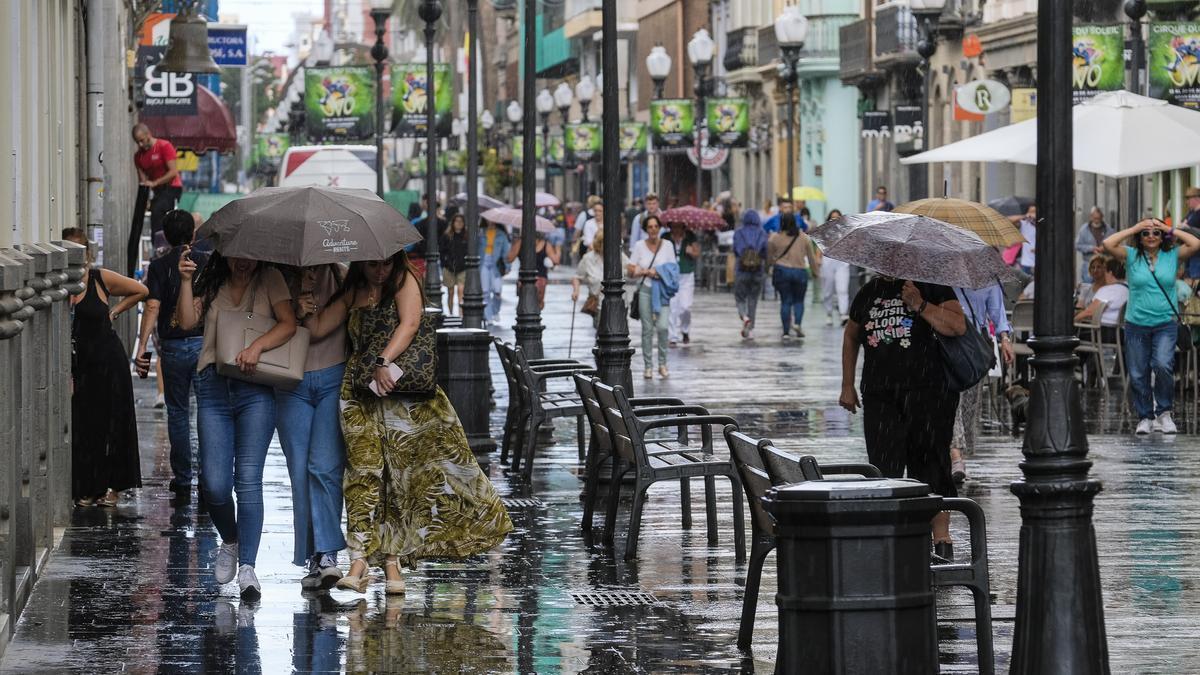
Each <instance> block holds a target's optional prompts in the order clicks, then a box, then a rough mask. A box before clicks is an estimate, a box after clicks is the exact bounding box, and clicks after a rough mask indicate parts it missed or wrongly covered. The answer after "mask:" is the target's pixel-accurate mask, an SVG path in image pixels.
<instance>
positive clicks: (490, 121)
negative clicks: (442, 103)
mask: <svg viewBox="0 0 1200 675" xmlns="http://www.w3.org/2000/svg"><path fill="white" fill-rule="evenodd" d="M472 1H473V2H477V1H478V0H472ZM468 105H469V104H468ZM479 126H481V127H483V136H484V143H486V144H487V146H488V147H489V148H490V147H492V127H494V126H496V116H495V115H493V114H492V111H491V110H484V111H483V114H482V115H480V116H479Z"/></svg>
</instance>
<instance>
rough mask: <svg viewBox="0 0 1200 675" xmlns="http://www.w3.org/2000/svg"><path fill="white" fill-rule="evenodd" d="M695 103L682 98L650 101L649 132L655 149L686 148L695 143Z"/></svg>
mask: <svg viewBox="0 0 1200 675" xmlns="http://www.w3.org/2000/svg"><path fill="white" fill-rule="evenodd" d="M695 128H696V108H695V104H694V103H693V102H692V101H691V100H689V99H684V98H674V99H661V100H658V101H651V102H650V133H651V134H652V135H653V137H654V148H655V149H656V150H659V151H662V150H668V151H669V150H687V149H688V148H690V147H692V146H693V145H694V144H695V142H696V141H695V138H694V136H693V135H692V134H693V133H694V131H695Z"/></svg>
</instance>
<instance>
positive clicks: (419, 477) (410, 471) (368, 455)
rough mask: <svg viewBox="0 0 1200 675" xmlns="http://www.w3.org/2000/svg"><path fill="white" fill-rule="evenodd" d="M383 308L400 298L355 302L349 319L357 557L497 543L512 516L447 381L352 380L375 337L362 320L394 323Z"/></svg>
mask: <svg viewBox="0 0 1200 675" xmlns="http://www.w3.org/2000/svg"><path fill="white" fill-rule="evenodd" d="M379 312H390V313H391V316H395V312H396V308H395V305H394V304H392V303H384V304H383V305H382V306H379V307H362V308H354V309H352V310H351V311H350V317H349V321H348V324H347V333H348V337H349V339H350V342H351V345H352V348H351V350H352V352H353V354H352V355H351V356H350V358H349V359H348V360H347V368H346V375H345V378H344V379H343V380H342V392H341V396H340V398H341V401H340V406H341V417H342V419H341V422H342V433H343V435H344V436H345V440H346V474H345V479H344V492H345V499H346V521H347V522H346V530H347V533H346V535H347V536H346V540H347V545H348V547H349V549H350V557H351V558H352V559H355V558H365V559H367V560H368V562H370V563H371V564H373V565H380V564H382V562H383V559H384V557H386V556H397V557H399V559H400V565H401V566H403V567H411V566H412V565H413V564H414V563H415V562H416V561H417V560H420V559H422V558H440V557H451V558H463V557H466V556H470V555H473V554H476V553H482V552H485V551H488V550H491V549H492V548H495V547H496V546H497V545H499V544H500V542H502V541H504V537H505V536H506V535H507V534H508V533H509V532H511V531H512V529H513V525H512V521H511V520H510V519H509V517H508V512H507V511H506V510H505V509H504V505H503V504H501V503H500V497H499V496H498V495H497V494H496V490H495V488H494V487H493V486H492V483H491V481H490V480H488V477H487V476H486V475H484V473H483V471H481V470H480V468H479V463H478V462H477V461H476V459H475V455H474V454H472V452H471V448H470V446H469V445H468V444H467V436H466V432H464V431H463V427H462V424H461V423H460V422H459V421H458V414H457V413H456V412H455V411H454V407H453V406H452V405H450V400H449V399H447V398H446V394H445V393H444V392H443V391H442V389H441V387H438V388H437V389H436V391H435V392H434V394H433V396H431V397H427V398H418V397H402V396H386V397H377V396H375V395H374V394H369V393H368V394H365V395H364V394H363V393H360V392H359V391H358V390H356V389H355V387H354V385H353V383H354V381H355V379H354V378H355V371H356V368H355V366H356V365H358V364H361V363H362V362H363V359H362V356H363V354H361V353H360V351H362V350H365V349H366V344H367V343H369V342H370V341H369V340H367V339H365V336H363V335H362V331H363V327H364V326H372V327H376V326H379V325H380V324H381V323H382V324H388V323H390V324H391V325H392V326H394V325H395V322H394V321H391V322H389V321H387V320H386V319H385V320H383V321H380V319H381V318H383V317H377V316H373V315H374V314H376V313H379ZM389 318H390V317H389Z"/></svg>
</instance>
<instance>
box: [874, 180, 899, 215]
mask: <svg viewBox="0 0 1200 675" xmlns="http://www.w3.org/2000/svg"><path fill="white" fill-rule="evenodd" d="M895 209H896V205H895V204H893V203H891V202H890V201H888V189H887V186H886V185H880V186H878V187H876V188H875V198H874V199H872V200H871V201H869V202H867V211H894V210H895Z"/></svg>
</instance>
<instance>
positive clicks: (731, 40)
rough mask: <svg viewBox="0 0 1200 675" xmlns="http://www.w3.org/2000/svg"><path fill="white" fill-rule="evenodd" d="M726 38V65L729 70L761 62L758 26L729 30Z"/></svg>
mask: <svg viewBox="0 0 1200 675" xmlns="http://www.w3.org/2000/svg"><path fill="white" fill-rule="evenodd" d="M726 40H727V43H726V47H725V58H724V66H725V70H726V71H727V72H733V71H735V70H740V69H742V68H748V67H750V66H755V65H758V64H759V63H760V61H759V60H758V57H759V51H758V29H757V28H739V29H737V30H733V31H729V34H728V36H727V37H726ZM768 63H769V62H768Z"/></svg>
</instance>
